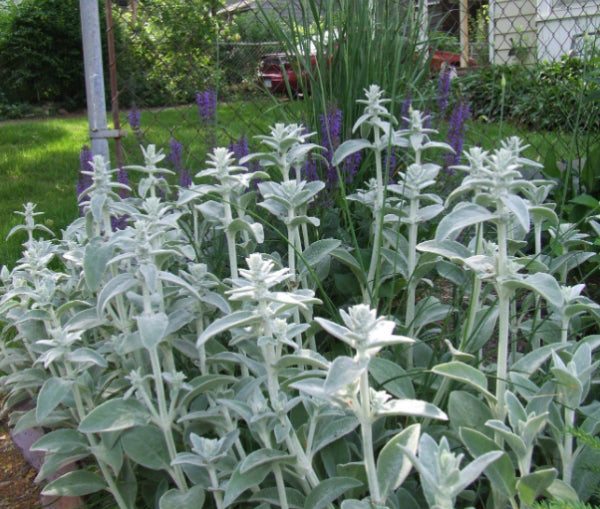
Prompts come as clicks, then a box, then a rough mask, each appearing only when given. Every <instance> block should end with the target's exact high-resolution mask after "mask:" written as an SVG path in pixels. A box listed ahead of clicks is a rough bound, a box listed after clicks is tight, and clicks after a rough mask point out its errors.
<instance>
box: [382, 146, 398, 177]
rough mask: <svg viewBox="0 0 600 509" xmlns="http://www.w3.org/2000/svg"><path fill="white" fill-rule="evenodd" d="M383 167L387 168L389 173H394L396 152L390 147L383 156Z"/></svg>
mask: <svg viewBox="0 0 600 509" xmlns="http://www.w3.org/2000/svg"><path fill="white" fill-rule="evenodd" d="M383 167H384V168H385V169H386V171H387V172H388V174H389V173H392V172H393V171H394V169H395V168H396V153H395V152H394V150H391V149H390V148H389V147H388V148H386V149H385V154H384V156H383Z"/></svg>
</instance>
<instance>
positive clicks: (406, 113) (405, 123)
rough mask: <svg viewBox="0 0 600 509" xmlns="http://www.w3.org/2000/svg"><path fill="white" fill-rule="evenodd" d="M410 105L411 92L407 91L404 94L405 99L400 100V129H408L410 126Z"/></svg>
mask: <svg viewBox="0 0 600 509" xmlns="http://www.w3.org/2000/svg"><path fill="white" fill-rule="evenodd" d="M411 107H412V94H411V93H410V92H409V93H408V94H407V95H406V99H404V101H403V102H402V109H401V110H400V119H401V120H400V127H401V128H402V129H408V128H409V126H410V108H411Z"/></svg>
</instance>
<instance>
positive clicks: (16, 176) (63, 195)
mask: <svg viewBox="0 0 600 509" xmlns="http://www.w3.org/2000/svg"><path fill="white" fill-rule="evenodd" d="M87 143H88V126H87V118H86V117H84V116H81V117H76V118H63V119H53V120H43V121H42V120H28V121H17V122H6V123H2V124H0V265H9V266H12V264H13V263H14V261H15V260H16V259H18V258H19V256H20V253H21V251H22V247H21V243H22V242H24V241H25V240H26V234H25V232H22V231H21V232H17V233H15V234H14V235H13V236H12V237H11V238H10V239H9V240H5V239H6V236H7V235H8V233H9V231H10V230H11V228H12V227H13V226H15V225H17V224H20V223H21V222H22V216H19V215H16V214H14V213H13V211H15V210H22V209H23V204H24V203H27V202H33V203H37V209H36V210H38V211H40V212H44V215H43V216H37V217H38V221H40V222H43V223H44V224H46V226H48V227H49V228H50V229H51V230H53V231H55V232H58V231H60V229H61V228H64V227H66V226H67V225H68V224H69V223H70V222H71V221H72V220H73V219H74V218H75V217H76V216H77V213H78V208H77V201H76V196H75V194H76V181H77V172H78V168H79V152H80V150H81V147H82V146H83V145H85V144H87Z"/></svg>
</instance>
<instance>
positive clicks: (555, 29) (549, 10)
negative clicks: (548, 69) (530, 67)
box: [537, 0, 600, 61]
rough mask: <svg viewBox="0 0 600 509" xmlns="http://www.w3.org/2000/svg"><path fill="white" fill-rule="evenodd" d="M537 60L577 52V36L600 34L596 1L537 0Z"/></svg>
mask: <svg viewBox="0 0 600 509" xmlns="http://www.w3.org/2000/svg"><path fill="white" fill-rule="evenodd" d="M539 4H540V5H539V8H538V15H537V27H538V59H539V60H550V61H552V60H558V59H559V58H560V57H561V56H562V55H566V54H568V53H569V52H571V51H577V48H578V44H577V41H578V39H579V40H581V39H582V38H583V37H585V35H586V34H588V36H589V37H600V34H599V32H600V0H539Z"/></svg>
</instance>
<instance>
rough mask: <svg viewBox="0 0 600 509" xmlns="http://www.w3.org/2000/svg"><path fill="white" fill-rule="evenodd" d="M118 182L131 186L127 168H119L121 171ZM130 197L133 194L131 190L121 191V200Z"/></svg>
mask: <svg viewBox="0 0 600 509" xmlns="http://www.w3.org/2000/svg"><path fill="white" fill-rule="evenodd" d="M117 182H119V184H125V185H126V186H129V177H128V176H127V170H126V169H125V168H119V171H118V172H117ZM130 195H131V193H130V192H129V190H127V189H119V196H120V197H121V198H129V196H130Z"/></svg>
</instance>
